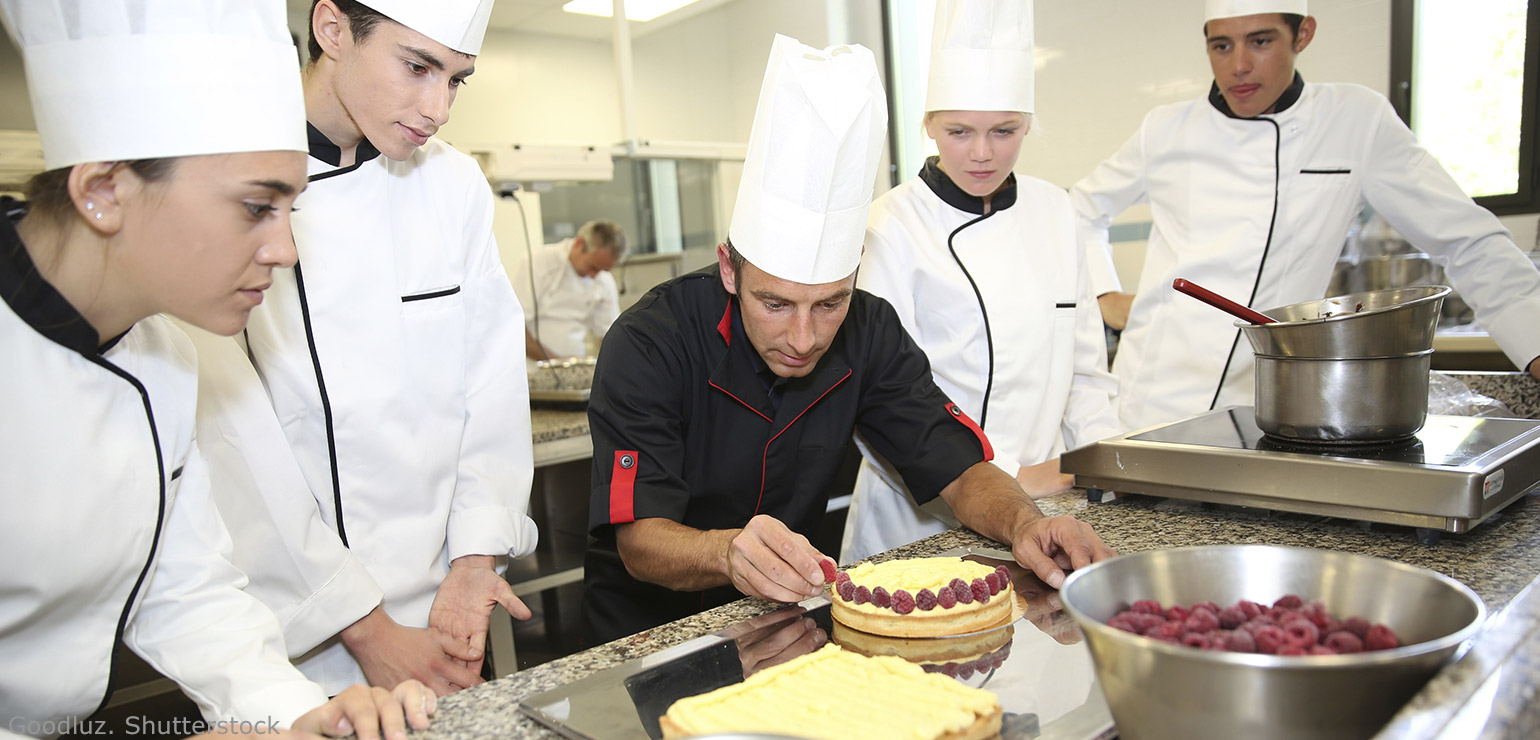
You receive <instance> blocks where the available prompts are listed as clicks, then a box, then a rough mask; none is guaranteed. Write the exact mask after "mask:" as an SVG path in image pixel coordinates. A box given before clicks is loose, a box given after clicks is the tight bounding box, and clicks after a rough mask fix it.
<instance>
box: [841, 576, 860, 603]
mask: <svg viewBox="0 0 1540 740" xmlns="http://www.w3.org/2000/svg"><path fill="white" fill-rule="evenodd" d="M839 593H840V598H841V599H844V600H846V601H855V600H856V584H854V583H851V582H850V581H849V580H846V581H844V582H842V583H840V585H839Z"/></svg>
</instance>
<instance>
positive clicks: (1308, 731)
mask: <svg viewBox="0 0 1540 740" xmlns="http://www.w3.org/2000/svg"><path fill="white" fill-rule="evenodd" d="M1285 594H1297V595H1299V596H1301V597H1303V598H1305V599H1307V600H1311V599H1319V600H1321V601H1323V602H1325V604H1326V608H1327V610H1328V611H1330V612H1331V613H1333V614H1335V615H1337V616H1339V617H1347V616H1361V617H1363V618H1365V619H1368V620H1369V621H1370V622H1378V623H1382V624H1386V625H1388V626H1390V627H1391V628H1392V629H1394V630H1395V631H1396V632H1397V633H1398V634H1399V635H1400V637H1401V639H1402V642H1403V643H1404V644H1403V645H1402V647H1399V648H1396V649H1394V650H1384V651H1377V652H1368V653H1358V654H1354V655H1331V656H1315V657H1284V656H1276V655H1260V654H1255V653H1227V652H1211V651H1206V650H1197V649H1194V648H1187V647H1182V646H1179V645H1171V644H1168V643H1164V642H1159V641H1157V640H1152V639H1150V638H1146V637H1140V636H1138V635H1133V634H1129V633H1127V632H1124V631H1122V630H1119V629H1116V628H1113V627H1108V626H1107V625H1106V623H1105V622H1106V620H1107V619H1109V618H1110V617H1112V616H1113V615H1115V614H1117V613H1118V612H1120V611H1122V610H1124V609H1127V608H1128V607H1129V606H1130V605H1131V604H1133V602H1134V601H1136V600H1139V599H1156V600H1159V601H1160V602H1161V603H1163V604H1166V605H1171V604H1184V605H1185V604H1192V603H1195V602H1199V601H1215V602H1218V603H1220V604H1230V603H1235V602H1236V601H1238V600H1240V599H1249V600H1252V601H1257V602H1261V603H1269V604H1270V603H1272V602H1273V601H1275V600H1277V599H1278V598H1279V597H1281V596H1283V595H1285ZM1059 595H1060V598H1061V599H1062V600H1063V603H1064V608H1065V610H1066V611H1068V612H1069V613H1070V615H1071V616H1072V617H1074V618H1075V620H1076V621H1077V622H1078V623H1079V624H1080V628H1081V630H1082V632H1084V634H1085V638H1086V643H1087V645H1088V646H1089V647H1090V649H1091V656H1092V659H1093V660H1094V662H1095V664H1096V675H1097V678H1098V679H1099V680H1100V682H1101V687H1102V691H1103V693H1104V694H1105V695H1106V698H1107V705H1108V707H1109V708H1110V709H1111V710H1112V717H1113V719H1114V721H1116V723H1117V729H1118V736H1119V737H1121V738H1123V739H1124V740H1166V739H1167V738H1171V739H1172V740H1175V739H1177V738H1181V739H1182V740H1190V739H1191V738H1230V737H1235V738H1240V737H1248V738H1269V739H1274V740H1295V739H1296V738H1297V739H1298V740H1307V739H1308V740H1338V739H1342V740H1346V739H1347V738H1366V737H1369V736H1370V735H1373V734H1374V732H1375V731H1376V730H1378V729H1379V728H1380V727H1381V726H1382V725H1383V724H1384V723H1385V722H1386V721H1387V720H1388V719H1389V718H1390V716H1391V715H1392V714H1394V713H1395V712H1396V710H1398V709H1400V707H1401V706H1402V705H1403V704H1405V703H1406V702H1407V701H1408V700H1409V699H1410V698H1411V697H1412V695H1413V694H1415V693H1416V692H1417V690H1418V689H1419V688H1420V687H1421V686H1422V685H1423V684H1424V683H1426V682H1427V680H1428V679H1429V678H1431V677H1432V676H1433V674H1435V673H1437V672H1438V670H1439V668H1440V667H1442V666H1443V664H1444V663H1445V662H1446V661H1447V660H1448V659H1449V658H1450V656H1452V655H1453V654H1454V651H1455V649H1456V648H1457V647H1459V645H1460V643H1462V642H1464V641H1465V640H1467V639H1469V638H1470V637H1472V636H1473V635H1475V634H1476V632H1477V631H1478V630H1479V629H1480V627H1481V624H1482V622H1483V621H1484V619H1485V617H1486V607H1485V605H1483V604H1482V602H1481V598H1480V597H1479V596H1477V595H1476V594H1475V593H1474V592H1472V591H1471V590H1470V589H1469V588H1467V587H1466V586H1464V585H1463V584H1461V583H1459V582H1458V581H1455V580H1454V579H1451V578H1449V577H1447V576H1444V575H1441V574H1439V573H1435V572H1433V571H1430V570H1426V569H1423V568H1417V567H1414V566H1411V565H1406V564H1404V563H1397V562H1393V561H1390V560H1383V559H1380V558H1372V557H1368V556H1365V555H1354V554H1350V553H1342V552H1332V551H1327V550H1310V549H1304V548H1294V547H1278V546H1272V545H1226V546H1207V547H1185V548H1179V549H1174V550H1157V551H1151V552H1141V553H1135V554H1132V555H1123V556H1121V557H1117V558H1113V559H1111V560H1106V561H1103V562H1100V563H1097V564H1095V565H1092V566H1090V567H1088V568H1084V569H1081V570H1078V571H1076V572H1075V573H1074V574H1072V575H1071V576H1070V577H1069V579H1068V580H1066V581H1065V583H1064V587H1063V588H1062V589H1061V590H1060V594H1059Z"/></svg>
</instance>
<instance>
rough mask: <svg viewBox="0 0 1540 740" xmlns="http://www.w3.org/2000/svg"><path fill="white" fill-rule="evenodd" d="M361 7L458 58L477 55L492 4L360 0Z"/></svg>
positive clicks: (451, 0) (470, 0)
mask: <svg viewBox="0 0 1540 740" xmlns="http://www.w3.org/2000/svg"><path fill="white" fill-rule="evenodd" d="M364 4H365V5H367V6H369V7H371V8H373V9H375V10H378V11H379V12H380V13H382V14H384V15H385V16H386V17H388V18H390V19H391V20H393V21H395V22H397V23H400V24H401V25H403V26H406V27H407V28H410V29H412V30H413V31H416V32H418V33H420V34H422V35H424V36H427V37H428V38H430V39H433V40H434V41H437V42H439V43H440V44H443V45H445V46H447V47H449V48H451V49H454V50H455V51H458V52H460V53H461V54H469V55H471V56H476V55H477V54H480V53H481V40H482V39H483V38H484V37H486V35H487V20H488V19H490V18H491V17H492V0H364Z"/></svg>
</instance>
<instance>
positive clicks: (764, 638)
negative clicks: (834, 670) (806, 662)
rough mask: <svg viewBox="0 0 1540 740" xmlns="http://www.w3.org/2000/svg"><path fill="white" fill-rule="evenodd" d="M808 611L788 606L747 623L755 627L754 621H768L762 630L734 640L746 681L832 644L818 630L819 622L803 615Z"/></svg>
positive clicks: (824, 634)
mask: <svg viewBox="0 0 1540 740" xmlns="http://www.w3.org/2000/svg"><path fill="white" fill-rule="evenodd" d="M806 611H807V610H805V609H803V608H802V607H800V606H794V607H788V608H786V609H782V610H781V611H774V612H770V613H769V614H761V615H760V616H758V617H755V618H754V619H750V620H749V621H748V622H747V624H749V625H754V623H755V620H760V619H767V620H768V621H767V622H766V623H765V624H764V625H763V626H762V627H761V628H760V629H756V630H754V631H752V632H749V633H748V634H746V635H744V636H742V637H739V638H738V639H737V640H736V641H735V642H736V643H737V647H738V660H739V661H740V662H741V663H742V664H743V677H744V678H748V677H749V676H752V675H754V674H755V673H758V672H760V671H762V670H764V669H766V668H769V667H770V666H775V665H780V664H782V663H785V662H786V661H788V660H791V659H792V658H796V657H798V656H802V655H807V654H808V653H811V652H813V651H814V650H817V649H818V648H821V647H823V646H824V643H826V642H828V641H829V635H828V634H826V633H825V632H824V631H823V630H822V629H819V627H818V623H817V622H814V621H813V620H811V619H808V618H806V617H803V616H802V615H803V614H804V613H805V612H806ZM782 612H785V613H784V614H783V613H782Z"/></svg>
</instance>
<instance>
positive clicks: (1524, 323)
mask: <svg viewBox="0 0 1540 740" xmlns="http://www.w3.org/2000/svg"><path fill="white" fill-rule="evenodd" d="M1536 316H1540V299H1534V298H1524V299H1519V300H1515V301H1513V302H1512V303H1511V304H1509V305H1506V306H1504V307H1503V311H1502V314H1501V315H1499V316H1497V317H1491V318H1485V319H1483V320H1482V322H1481V323H1482V326H1484V327H1485V328H1486V330H1487V333H1488V334H1490V335H1492V340H1493V341H1495V342H1497V346H1498V347H1501V348H1502V350H1503V354H1505V355H1507V356H1508V359H1510V360H1512V361H1513V364H1514V365H1515V366H1516V367H1518V369H1519V371H1520V372H1527V371H1528V370H1529V363H1530V362H1532V361H1534V359H1535V358H1536V357H1540V323H1536V321H1535V317H1536Z"/></svg>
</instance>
